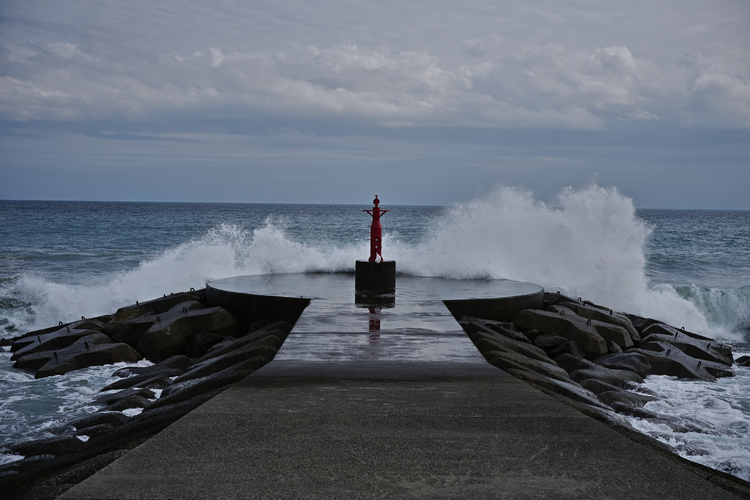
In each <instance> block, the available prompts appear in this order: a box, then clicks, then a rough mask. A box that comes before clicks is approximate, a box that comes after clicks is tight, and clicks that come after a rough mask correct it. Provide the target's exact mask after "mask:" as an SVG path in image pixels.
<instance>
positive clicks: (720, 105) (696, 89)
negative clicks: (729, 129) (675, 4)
mask: <svg viewBox="0 0 750 500" xmlns="http://www.w3.org/2000/svg"><path fill="white" fill-rule="evenodd" d="M683 64H684V65H685V69H686V79H687V88H686V91H687V103H686V106H685V110H684V113H685V115H686V116H687V118H686V119H687V120H688V121H689V122H690V123H702V124H704V125H705V124H713V125H725V126H726V125H729V126H734V127H741V128H750V66H748V65H744V66H741V65H737V64H731V63H728V62H726V61H725V60H723V58H721V57H704V56H703V55H702V54H700V53H689V54H686V55H685V57H684V58H683Z"/></svg>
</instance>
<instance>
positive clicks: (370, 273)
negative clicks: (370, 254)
mask: <svg viewBox="0 0 750 500" xmlns="http://www.w3.org/2000/svg"><path fill="white" fill-rule="evenodd" d="M354 288H355V289H356V290H357V291H360V290H365V291H376V290H393V289H395V288H396V261H395V260H384V261H383V262H380V263H378V262H370V261H367V260H358V261H357V262H356V264H355V269H354Z"/></svg>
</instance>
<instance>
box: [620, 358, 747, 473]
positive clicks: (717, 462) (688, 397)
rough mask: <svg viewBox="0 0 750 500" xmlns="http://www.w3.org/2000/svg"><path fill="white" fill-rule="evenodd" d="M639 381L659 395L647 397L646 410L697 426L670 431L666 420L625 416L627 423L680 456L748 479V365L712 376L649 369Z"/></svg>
mask: <svg viewBox="0 0 750 500" xmlns="http://www.w3.org/2000/svg"><path fill="white" fill-rule="evenodd" d="M745 354H747V353H745ZM644 385H645V386H646V387H647V388H649V389H651V390H652V391H654V392H655V393H656V394H658V395H659V396H660V397H662V398H664V400H663V401H654V402H651V403H647V404H646V406H645V408H646V409H647V410H649V411H651V412H653V413H656V414H658V415H660V416H663V417H666V418H672V419H675V420H676V421H678V422H684V423H687V424H689V425H690V426H691V428H693V429H700V431H698V430H694V431H689V432H675V431H674V430H672V429H671V428H670V427H669V426H667V425H666V424H660V423H654V422H653V421H649V420H643V419H639V418H629V420H630V423H631V424H632V425H633V427H635V428H636V429H638V430H639V431H641V432H643V433H645V434H648V435H650V436H652V437H654V438H656V439H658V440H659V441H661V442H663V443H666V444H668V445H670V446H671V447H673V448H674V449H675V451H676V452H677V453H679V454H680V455H681V456H682V457H684V458H687V459H689V460H692V461H694V462H698V463H700V464H703V465H706V466H707V467H711V468H714V469H718V470H721V471H724V472H727V473H729V474H732V475H735V476H737V477H740V478H742V479H744V480H746V481H750V401H749V400H748V397H747V387H749V386H750V369H748V368H742V367H740V368H738V369H737V375H736V377H734V378H721V379H719V380H717V381H716V382H703V381H685V380H680V379H677V378H674V377H666V376H654V375H652V376H649V377H647V378H646V382H645V384H644Z"/></svg>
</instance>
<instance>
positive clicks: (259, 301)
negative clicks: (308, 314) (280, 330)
mask: <svg viewBox="0 0 750 500" xmlns="http://www.w3.org/2000/svg"><path fill="white" fill-rule="evenodd" d="M309 304H310V299H308V298H304V297H298V298H297V297H277V296H271V295H258V294H251V293H237V292H232V291H227V290H224V289H222V288H219V287H212V286H211V284H210V283H209V284H207V285H206V305H207V306H208V307H215V306H219V307H223V308H224V309H226V310H227V311H229V312H230V313H232V314H233V315H234V316H235V317H236V318H237V320H238V321H239V323H240V327H242V328H245V329H246V328H247V327H249V326H250V325H251V324H252V323H254V322H256V321H260V320H269V321H286V322H287V323H289V324H292V325H293V324H295V323H296V322H297V319H299V317H300V315H301V314H302V312H303V311H304V310H305V308H306V307H307V306H308V305H309Z"/></svg>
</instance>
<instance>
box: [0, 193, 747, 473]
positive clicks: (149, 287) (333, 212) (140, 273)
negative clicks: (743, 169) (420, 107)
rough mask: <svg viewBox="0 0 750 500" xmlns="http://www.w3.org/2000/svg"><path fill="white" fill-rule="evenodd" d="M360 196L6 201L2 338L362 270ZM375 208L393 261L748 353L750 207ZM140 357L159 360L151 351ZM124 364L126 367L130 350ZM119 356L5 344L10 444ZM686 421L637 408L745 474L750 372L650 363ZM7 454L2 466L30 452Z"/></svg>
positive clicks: (420, 272) (1, 235) (710, 459)
mask: <svg viewBox="0 0 750 500" xmlns="http://www.w3.org/2000/svg"><path fill="white" fill-rule="evenodd" d="M369 201H370V200H365V203H363V204H362V205H356V206H355V205H281V204H278V205H274V204H269V205H263V204H193V203H116V202H62V201H60V202H56V201H0V338H8V337H15V336H17V335H20V334H23V333H25V332H27V331H30V330H34V329H39V328H45V327H48V326H52V325H56V324H58V322H59V321H63V322H68V321H72V320H75V319H78V318H80V317H81V316H85V317H93V316H97V315H101V314H109V313H114V311H116V310H117V309H118V308H119V307H121V306H125V305H129V304H132V303H134V302H135V301H136V300H138V301H145V300H149V299H152V298H156V297H160V296H162V295H163V294H169V293H172V292H178V291H184V290H189V289H190V288H191V287H192V288H196V289H198V288H202V287H204V286H205V283H206V282H207V281H209V280H213V279H218V278H224V277H230V276H238V275H248V274H263V273H291V272H321V271H322V272H345V271H352V270H353V268H354V262H355V260H356V259H362V258H367V256H369V242H368V237H369V225H370V221H371V218H370V216H369V215H367V214H366V213H363V212H362V210H363V209H367V208H371V206H372V205H371V204H370V203H369ZM381 207H382V208H385V209H389V210H391V211H390V212H389V213H387V214H386V215H385V216H384V217H383V219H382V223H383V233H384V235H383V256H384V257H385V258H386V259H395V260H396V261H397V262H398V268H399V272H402V273H405V274H410V275H416V276H441V277H448V278H456V279H462V278H464V279H465V278H507V279H514V280H519V281H529V282H532V283H537V284H539V285H542V286H543V287H544V288H545V290H547V291H550V292H555V291H558V290H559V291H561V292H562V293H565V294H567V295H571V296H574V297H578V296H580V297H583V298H584V299H587V300H590V301H592V302H595V303H598V304H602V305H606V306H608V307H612V308H614V309H615V310H617V311H623V312H629V313H633V314H638V315H642V316H648V317H653V318H657V319H659V320H662V321H665V322H667V323H670V324H672V325H674V326H676V327H678V328H679V327H685V328H686V329H687V330H690V331H694V332H697V333H701V334H703V335H707V336H709V337H713V338H716V339H721V340H723V341H724V342H727V343H729V344H731V345H732V346H733V348H734V352H735V358H736V357H739V356H740V355H743V354H750V211H712V210H641V209H636V208H635V207H634V205H633V203H632V200H630V199H629V198H627V197H625V196H623V195H622V194H620V193H619V192H618V191H617V189H615V188H604V187H600V186H596V185H590V186H587V187H585V188H581V189H578V190H574V189H567V190H564V191H563V192H561V193H560V195H559V197H558V198H557V199H556V200H555V202H554V203H542V202H540V201H538V200H536V199H535V198H534V197H533V195H532V194H531V193H529V192H527V191H524V190H521V189H515V188H511V187H498V188H496V189H494V190H492V191H491V192H489V193H488V194H485V195H483V196H481V197H478V198H477V199H475V200H471V201H467V202H466V203H463V204H459V205H454V206H448V207H424V206H392V205H389V204H388V197H387V193H384V196H383V197H382V198H381ZM141 364H148V362H145V361H142V362H141ZM122 366H124V365H122ZM119 367H120V365H117V366H107V367H97V368H89V369H86V370H80V371H77V372H72V373H70V374H67V375H64V376H58V377H50V378H46V379H40V380H34V378H33V375H30V374H28V373H25V372H21V371H18V370H14V369H13V368H12V363H11V362H10V353H9V352H1V353H0V446H1V445H2V443H4V442H14V441H19V440H23V439H29V438H39V437H45V436H51V435H53V434H52V433H54V432H55V429H56V428H58V427H59V426H60V425H61V424H62V423H64V422H65V421H66V420H69V419H72V418H74V417H76V416H80V415H82V414H85V413H87V412H91V411H94V410H95V408H94V407H92V406H90V401H91V397H92V395H94V394H96V392H97V391H98V390H99V389H101V388H102V387H103V386H105V385H106V384H107V383H109V381H110V379H109V377H110V375H111V373H112V372H113V371H114V370H115V369H116V368H119ZM646 385H647V387H649V388H650V389H652V390H653V391H655V392H656V393H657V394H659V395H660V396H661V397H663V398H664V401H663V402H654V403H649V404H648V405H647V407H646V408H647V409H649V410H651V411H653V412H657V413H661V414H667V415H672V416H676V417H678V418H682V419H689V421H690V422H691V423H694V424H695V425H696V426H697V427H699V428H700V429H701V431H700V432H692V433H677V432H674V431H672V430H671V429H669V428H668V427H664V426H657V425H652V424H650V423H649V422H646V421H643V420H639V419H635V418H632V419H630V421H631V423H632V424H633V425H634V426H635V427H636V428H638V429H639V430H641V431H642V432H644V433H647V434H649V435H651V436H654V437H656V438H657V439H659V440H661V441H663V442H665V443H668V444H669V445H671V446H673V447H674V448H675V450H676V451H677V452H678V453H680V454H681V455H682V456H685V457H686V458H689V459H691V460H694V461H696V462H700V463H702V464H704V465H707V466H709V467H713V468H716V469H719V470H722V471H725V472H729V473H731V474H734V475H736V476H738V477H741V478H743V479H745V480H750V369H748V368H738V369H737V376H736V377H734V378H724V379H720V380H719V381H718V382H716V383H704V382H698V381H686V380H677V379H674V378H671V377H663V376H650V377H648V378H647V380H646ZM19 458H20V457H19V456H14V455H10V454H8V453H4V454H3V450H2V449H1V448H0V463H5V462H8V461H12V460H16V459H19Z"/></svg>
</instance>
